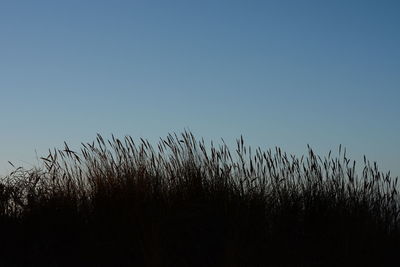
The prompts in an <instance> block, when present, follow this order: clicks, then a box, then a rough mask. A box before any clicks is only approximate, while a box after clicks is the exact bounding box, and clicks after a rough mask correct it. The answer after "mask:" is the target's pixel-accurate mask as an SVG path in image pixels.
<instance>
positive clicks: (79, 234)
mask: <svg viewBox="0 0 400 267" xmlns="http://www.w3.org/2000/svg"><path fill="white" fill-rule="evenodd" d="M42 162H43V166H42V167H40V168H36V169H31V170H25V169H22V168H17V169H15V171H14V172H12V173H11V174H9V175H8V176H6V177H4V178H3V179H2V181H1V183H0V226H1V229H2V232H3V233H2V242H1V244H0V256H1V258H0V261H1V263H2V265H6V266H7V265H9V266H21V265H29V266H71V265H82V266H361V265H368V266H377V265H379V266H393V264H394V263H396V261H397V260H398V259H397V255H396V252H398V251H399V249H400V227H399V226H400V224H399V213H400V206H399V195H398V192H397V189H398V187H397V178H395V179H394V178H392V177H391V176H390V173H387V174H384V173H382V172H380V171H379V170H378V167H377V165H376V163H373V164H371V163H370V162H369V161H367V160H366V159H365V158H364V168H363V171H362V172H361V173H360V174H357V172H356V164H355V162H354V161H351V160H350V159H348V158H347V157H346V152H345V151H342V149H341V148H340V149H339V156H338V157H337V158H333V157H331V153H329V155H328V156H327V157H325V158H321V157H320V156H318V155H316V154H315V153H314V152H313V151H312V149H311V148H308V155H307V156H306V157H301V158H298V157H295V156H293V155H287V154H286V153H283V152H282V151H281V150H280V149H279V148H276V149H275V150H267V151H263V150H261V149H260V148H258V149H256V150H255V151H252V150H251V148H250V147H246V146H245V145H244V142H243V138H241V139H240V140H238V141H237V147H236V149H235V150H234V152H233V153H232V154H231V151H230V150H229V148H228V147H227V146H226V145H225V144H223V145H219V146H218V147H215V146H213V145H211V147H209V148H207V147H206V145H205V143H204V141H203V140H202V141H198V140H196V139H195V137H194V136H193V134H192V133H190V132H184V133H182V134H181V135H179V136H178V135H176V134H173V135H172V134H171V135H169V136H167V138H165V139H161V140H160V142H159V143H158V145H157V146H156V148H154V147H153V146H152V145H151V144H150V143H149V142H148V141H147V140H143V139H141V140H140V141H139V142H137V143H136V142H135V141H134V140H133V139H132V138H131V137H130V136H127V137H125V138H124V139H121V140H120V139H117V138H115V137H112V138H111V139H110V140H104V139H103V138H102V137H101V136H100V135H98V136H97V138H96V141H94V142H92V143H88V144H82V148H81V150H80V151H79V152H75V151H72V150H71V149H70V148H69V147H68V145H67V144H65V147H64V149H60V150H53V151H50V152H49V155H48V156H47V157H43V158H42Z"/></svg>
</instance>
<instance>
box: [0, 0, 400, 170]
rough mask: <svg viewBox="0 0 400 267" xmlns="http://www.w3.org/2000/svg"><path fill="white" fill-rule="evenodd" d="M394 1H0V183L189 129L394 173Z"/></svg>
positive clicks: (397, 113) (397, 157)
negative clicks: (47, 160) (336, 152)
mask: <svg viewBox="0 0 400 267" xmlns="http://www.w3.org/2000/svg"><path fill="white" fill-rule="evenodd" d="M399 14H400V2H399V1H378V0H376V1H367V0H362V1H361V0H360V1H350V0H345V1H317V0H315V1H282V0H279V1H234V0H229V1H217V0H212V1H186V0H185V1H148V0H147V1H99V0H96V1H83V0H79V1H73V0H68V1H39V0H38V1H14V0H13V1H7V0H3V1H1V2H0V93H1V95H0V101H1V103H0V114H1V115H0V174H1V173H4V172H5V171H7V170H10V168H9V167H7V164H8V163H7V161H8V160H10V161H12V162H14V164H16V165H24V166H29V165H28V164H27V163H32V164H35V163H36V160H35V150H36V151H37V152H38V155H39V156H41V155H43V154H44V153H45V152H46V150H47V149H48V148H52V147H61V146H62V143H63V141H64V140H65V141H67V142H68V143H70V144H71V146H75V147H76V146H77V145H79V143H80V142H87V141H91V140H92V139H93V138H94V137H95V135H96V133H97V132H99V133H102V134H104V135H105V136H109V135H110V134H111V133H114V134H116V135H118V136H123V135H125V134H130V135H132V136H134V137H148V138H149V139H150V140H156V139H157V138H158V137H160V136H162V137H163V136H165V135H166V134H167V133H168V132H174V131H175V132H179V131H182V130H183V129H184V128H187V129H190V130H192V131H193V132H194V133H195V134H196V135H197V136H198V137H201V136H203V137H205V138H206V139H207V140H209V139H213V140H217V139H218V138H220V137H223V138H224V139H225V140H226V141H227V142H228V143H233V142H234V140H235V139H236V138H237V137H238V136H240V134H243V135H244V137H245V140H247V143H248V144H251V145H254V146H262V147H263V148H267V147H273V146H275V145H278V146H281V147H282V148H283V149H284V150H285V151H287V152H289V153H295V154H302V153H303V152H305V150H306V145H307V144H308V143H309V144H311V145H312V146H313V147H314V148H315V149H316V150H317V152H320V153H322V154H324V153H326V152H327V151H328V150H329V149H337V147H338V145H339V144H343V145H344V146H346V147H347V149H348V151H349V152H350V156H352V158H355V159H361V156H362V155H363V154H366V155H367V157H368V158H370V159H371V160H376V161H377V162H378V163H379V166H381V167H382V169H383V170H392V172H393V173H394V174H395V175H400V119H399V117H400V30H399V29H400V15H399Z"/></svg>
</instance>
